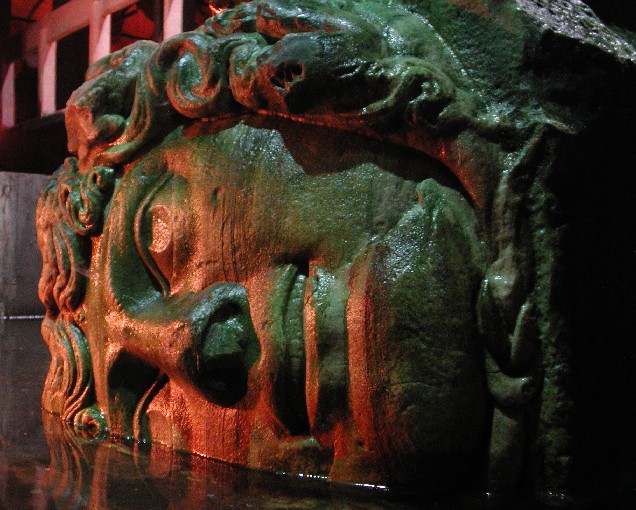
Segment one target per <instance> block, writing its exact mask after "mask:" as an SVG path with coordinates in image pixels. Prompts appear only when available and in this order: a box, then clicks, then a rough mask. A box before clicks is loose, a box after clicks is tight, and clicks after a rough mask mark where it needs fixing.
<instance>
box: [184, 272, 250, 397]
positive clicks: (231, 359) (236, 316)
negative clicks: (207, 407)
mask: <svg viewBox="0 0 636 510" xmlns="http://www.w3.org/2000/svg"><path fill="white" fill-rule="evenodd" d="M191 317H192V329H193V330H192V333H193V343H192V347H191V348H190V349H188V350H186V352H185V353H184V359H183V361H184V363H185V366H186V370H187V371H188V374H189V376H190V378H191V379H192V381H193V382H194V384H195V385H196V386H197V387H198V388H200V389H201V391H203V393H204V394H205V395H206V396H207V397H208V398H209V399H210V400H212V401H213V402H214V403H216V404H219V405H223V406H230V405H233V404H235V403H236V402H238V401H239V400H240V399H241V398H243V396H244V395H245V393H246V391H247V376H248V369H249V367H250V366H251V365H252V364H253V363H254V362H255V361H256V359H257V358H258V355H259V344H258V341H257V339H256V333H255V331H254V327H253V325H252V321H251V318H250V313H249V304H248V300H247V294H246V292H245V288H244V287H243V286H242V285H238V284H235V283H218V284H215V285H213V286H212V287H210V288H209V289H206V291H204V295H203V296H201V298H200V301H199V303H198V305H197V306H196V307H195V309H194V310H193V313H192V316H191Z"/></svg>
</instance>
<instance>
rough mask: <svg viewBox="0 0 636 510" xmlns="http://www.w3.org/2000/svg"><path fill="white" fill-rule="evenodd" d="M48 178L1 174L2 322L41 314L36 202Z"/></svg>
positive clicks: (0, 257)
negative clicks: (10, 318)
mask: <svg viewBox="0 0 636 510" xmlns="http://www.w3.org/2000/svg"><path fill="white" fill-rule="evenodd" d="M46 180H47V177H45V176H40V175H29V174H17V173H13V172H0V319H1V318H3V317H6V316H25V315H42V313H44V309H43V308H42V305H41V303H39V302H38V300H37V292H36V288H37V282H38V273H39V268H40V266H41V260H40V257H39V255H38V251H37V244H36V241H35V214H34V210H35V203H36V201H37V197H38V193H39V189H40V187H41V186H42V184H43V183H45V182H46Z"/></svg>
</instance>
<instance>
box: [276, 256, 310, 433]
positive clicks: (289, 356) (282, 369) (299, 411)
mask: <svg viewBox="0 0 636 510" xmlns="http://www.w3.org/2000/svg"><path fill="white" fill-rule="evenodd" d="M276 273H277V274H276V276H275V278H276V280H275V283H274V288H273V291H272V298H271V303H272V318H273V321H274V329H273V332H274V334H273V337H274V341H275V343H276V355H277V358H278V373H277V374H276V379H275V382H274V388H273V390H274V392H273V393H274V395H273V402H274V407H275V410H276V413H277V415H278V417H279V419H280V420H281V422H282V423H283V424H284V425H285V426H286V427H287V428H288V430H289V431H290V433H292V434H304V433H308V431H309V420H308V418H307V404H306V399H305V370H306V369H305V363H306V356H305V332H304V315H305V292H306V284H307V273H308V264H307V262H306V261H300V262H293V263H290V264H287V265H285V266H283V267H281V268H279V269H277V270H276Z"/></svg>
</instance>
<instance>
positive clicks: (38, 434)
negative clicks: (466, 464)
mask: <svg viewBox="0 0 636 510" xmlns="http://www.w3.org/2000/svg"><path fill="white" fill-rule="evenodd" d="M48 364H49V353H48V350H47V348H46V345H45V344H44V342H43V341H42V339H41V336H40V331H39V321H38V320H29V321H24V320H22V321H16V320H8V321H4V323H2V329H0V387H1V389H2V391H0V426H1V428H0V509H2V510H4V509H6V510H14V509H17V510H22V509H33V510H48V509H59V510H67V509H68V510H71V509H72V510H80V509H89V510H108V509H109V510H131V509H137V508H139V509H144V510H197V509H214V510H216V509H223V510H230V509H263V510H279V509H280V510H282V509H292V510H293V509H321V510H322V509H334V510H335V509H338V510H347V509H351V510H354V509H355V510H358V509H360V510H365V509H369V510H375V509H395V510H409V509H415V508H422V505H421V503H411V502H408V501H404V500H396V499H395V498H394V497H392V496H390V495H388V494H385V493H382V492H378V491H369V490H356V491H352V490H350V489H343V488H342V487H335V486H332V485H328V484H327V483H325V482H323V481H320V480H310V481H307V480H302V479H298V478H290V477H287V476H282V475H281V476H277V475H273V474H270V473H260V472H255V471H250V470H246V469H241V468H235V467H233V466H229V465H226V464H222V463H219V462H215V461H213V460H210V459H205V458H202V457H198V456H194V455H187V454H181V453H178V452H173V451H171V450H169V449H166V448H163V447H159V446H153V447H143V448H142V447H139V446H133V445H131V446H130V447H129V446H128V445H125V444H122V443H118V442H115V441H102V440H100V439H99V438H97V439H96V438H92V437H90V436H86V437H81V436H78V435H77V434H76V433H74V432H73V431H71V429H70V428H69V427H67V426H66V425H65V424H63V423H62V422H61V420H60V419H59V418H58V417H56V416H52V415H50V414H48V413H42V412H41V411H40V395H41V392H42V385H43V384H44V380H45V377H46V372H47V369H48ZM435 507H436V506H435V505H432V506H431V508H435Z"/></svg>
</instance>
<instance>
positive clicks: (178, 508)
mask: <svg viewBox="0 0 636 510" xmlns="http://www.w3.org/2000/svg"><path fill="white" fill-rule="evenodd" d="M43 422H44V430H45V434H46V438H47V442H48V445H49V449H50V455H51V462H50V465H49V467H48V468H47V470H46V475H45V477H44V478H43V479H42V485H41V487H39V489H40V491H41V492H42V493H43V494H45V495H46V498H47V499H49V501H54V502H55V507H56V508H61V509H83V508H86V509H90V510H103V509H119V508H121V509H124V508H126V509H130V508H144V509H166V510H184V509H199V508H210V509H217V508H218V509H233V508H237V509H247V508H253V509H264V510H268V509H269V510H277V509H281V510H282V509H305V508H307V509H323V508H334V509H336V508H337V509H369V510H371V509H381V508H395V509H410V508H416V506H413V505H409V504H408V503H405V502H398V501H391V500H388V499H387V498H386V496H385V495H382V494H379V493H377V492H373V493H371V492H370V491H368V490H367V491H361V492H360V493H359V494H355V495H354V494H351V493H350V492H346V491H344V490H342V489H335V490H332V491H330V490H329V486H328V485H327V484H326V483H325V482H321V481H311V482H306V481H303V480H299V479H296V478H290V477H283V476H278V477H277V476H275V475H271V474H269V473H259V472H254V471H250V470H246V469H242V468H236V467H233V466H229V465H226V464H222V463H219V462H215V461H212V460H210V459H205V458H203V457H198V456H193V455H187V454H181V453H178V452H174V451H171V450H169V449H166V448H163V447H150V448H146V449H143V450H142V449H140V448H139V447H137V446H134V447H132V448H129V447H128V446H126V445H123V444H120V443H115V442H112V441H100V440H98V439H92V438H90V437H79V436H77V435H76V434H75V433H74V432H73V431H72V430H71V429H70V428H69V427H67V426H66V425H64V424H62V423H61V422H60V420H59V419H58V418H57V417H55V416H51V415H49V414H47V413H44V414H43ZM40 491H38V492H40ZM354 501H355V502H354ZM45 508H46V507H45ZM417 508H419V506H417Z"/></svg>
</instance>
